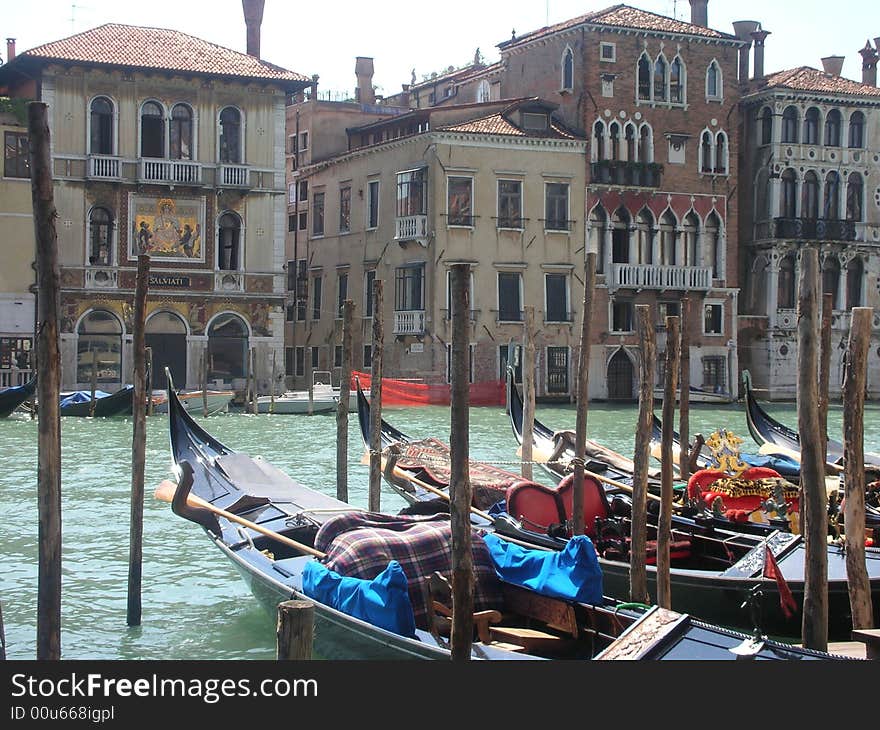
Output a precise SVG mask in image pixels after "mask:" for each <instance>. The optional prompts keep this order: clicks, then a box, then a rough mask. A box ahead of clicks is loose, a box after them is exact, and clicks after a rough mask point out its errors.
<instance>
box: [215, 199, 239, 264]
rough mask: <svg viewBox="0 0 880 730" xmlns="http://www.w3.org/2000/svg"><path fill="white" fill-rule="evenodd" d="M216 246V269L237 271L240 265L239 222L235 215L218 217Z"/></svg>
mask: <svg viewBox="0 0 880 730" xmlns="http://www.w3.org/2000/svg"><path fill="white" fill-rule="evenodd" d="M219 229H220V230H219V235H218V246H217V268H218V269H220V270H222V271H238V268H239V265H240V263H241V262H240V261H239V259H240V253H241V252H240V251H239V248H240V246H241V220H240V219H239V217H238V216H237V215H235V213H224V214H223V215H221V216H220V224H219Z"/></svg>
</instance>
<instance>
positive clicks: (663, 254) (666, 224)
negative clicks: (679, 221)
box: [660, 209, 676, 266]
mask: <svg viewBox="0 0 880 730" xmlns="http://www.w3.org/2000/svg"><path fill="white" fill-rule="evenodd" d="M675 233H676V232H675V216H674V215H672V212H671V211H670V210H668V209H667V211H666V212H665V213H664V214H663V216H662V217H661V218H660V264H661V265H663V266H675V264H676V261H675V237H676V236H675Z"/></svg>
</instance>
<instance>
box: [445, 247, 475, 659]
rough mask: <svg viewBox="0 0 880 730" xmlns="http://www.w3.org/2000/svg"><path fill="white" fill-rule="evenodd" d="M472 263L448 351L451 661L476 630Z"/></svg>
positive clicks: (455, 273)
mask: <svg viewBox="0 0 880 730" xmlns="http://www.w3.org/2000/svg"><path fill="white" fill-rule="evenodd" d="M470 270H471V267H470V265H468V264H454V265H453V266H452V276H451V280H452V281H451V292H450V295H451V299H452V348H451V353H450V368H449V369H450V380H451V386H450V400H451V423H450V436H449V450H450V468H449V490H450V495H449V497H450V519H451V521H452V635H451V647H450V648H451V651H452V660H453V661H468V660H470V658H471V646H472V644H473V634H474V556H473V553H472V552H471V500H472V498H473V494H472V488H471V477H470V467H469V460H470V453H469V445H468V440H469V439H468V431H469V428H470V422H469V417H470V416H469V412H468V397H469V387H470V386H469V383H468V381H469V377H468V374H469V372H470V363H469V362H468V360H469V357H470V353H469V349H470V348H469V346H468V342H469V337H468V325H469V319H470V317H469V310H470V302H469V301H468V289H469V282H470Z"/></svg>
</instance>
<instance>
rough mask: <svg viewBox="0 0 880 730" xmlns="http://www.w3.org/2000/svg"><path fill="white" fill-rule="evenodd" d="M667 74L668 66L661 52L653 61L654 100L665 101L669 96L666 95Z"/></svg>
mask: <svg viewBox="0 0 880 730" xmlns="http://www.w3.org/2000/svg"><path fill="white" fill-rule="evenodd" d="M668 76H669V66H668V64H667V63H666V59H665V58H663V55H662V54H661V55H659V56H657V60H656V61H655V62H654V101H666V100H667V99H668V98H669V97H668V95H667V92H668V89H667V83H668V81H669V78H668Z"/></svg>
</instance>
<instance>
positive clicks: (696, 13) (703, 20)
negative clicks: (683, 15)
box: [690, 0, 709, 28]
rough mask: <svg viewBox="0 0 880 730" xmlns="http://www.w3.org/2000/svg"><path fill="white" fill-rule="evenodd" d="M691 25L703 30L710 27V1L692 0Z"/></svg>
mask: <svg viewBox="0 0 880 730" xmlns="http://www.w3.org/2000/svg"><path fill="white" fill-rule="evenodd" d="M690 3H691V23H693V24H694V25H700V26H702V27H703V28H708V27H709V7H708V6H709V0H690Z"/></svg>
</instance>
